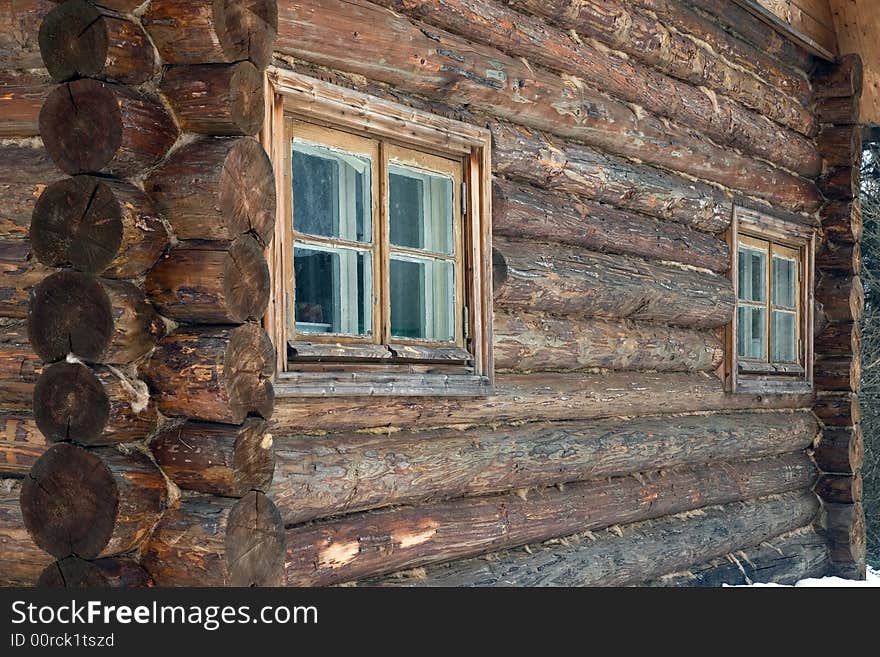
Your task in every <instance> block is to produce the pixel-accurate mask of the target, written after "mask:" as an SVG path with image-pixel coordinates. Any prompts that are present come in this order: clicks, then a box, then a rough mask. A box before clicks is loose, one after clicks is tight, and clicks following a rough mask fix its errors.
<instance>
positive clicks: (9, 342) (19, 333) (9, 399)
mask: <svg viewBox="0 0 880 657" xmlns="http://www.w3.org/2000/svg"><path fill="white" fill-rule="evenodd" d="M42 368H43V361H41V360H40V357H39V356H37V354H35V353H34V350H33V347H31V344H30V341H29V340H28V336H27V326H26V324H25V322H24V321H21V320H17V321H8V323H2V324H0V382H2V386H0V408H9V409H29V408H31V401H32V397H33V394H34V384H35V383H36V381H37V377H39V376H40V372H41V371H42Z"/></svg>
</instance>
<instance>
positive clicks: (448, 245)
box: [388, 164, 453, 254]
mask: <svg viewBox="0 0 880 657" xmlns="http://www.w3.org/2000/svg"><path fill="white" fill-rule="evenodd" d="M452 203H453V191H452V179H451V178H447V177H445V176H441V175H438V174H432V173H428V172H425V171H419V170H417V169H411V168H408V167H404V166H400V165H397V164H390V165H389V166H388V213H389V216H388V221H389V223H390V226H391V243H392V244H393V245H395V246H403V247H407V248H410V249H423V250H425V251H432V252H434V253H445V254H451V253H452V217H453V214H452V207H453V206H452Z"/></svg>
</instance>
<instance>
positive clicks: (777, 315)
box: [770, 310, 798, 363]
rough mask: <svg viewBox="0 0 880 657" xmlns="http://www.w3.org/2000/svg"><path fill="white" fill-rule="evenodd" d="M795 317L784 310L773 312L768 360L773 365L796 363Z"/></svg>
mask: <svg viewBox="0 0 880 657" xmlns="http://www.w3.org/2000/svg"><path fill="white" fill-rule="evenodd" d="M796 320H797V315H796V314H795V313H791V312H787V311H784V310H774V311H773V330H772V331H771V333H770V335H771V340H772V343H771V345H770V360H771V361H773V362H774V363H796V362H797V360H798V359H797V348H796V347H797V323H796Z"/></svg>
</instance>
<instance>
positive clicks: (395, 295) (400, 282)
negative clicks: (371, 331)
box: [391, 254, 455, 342]
mask: <svg viewBox="0 0 880 657" xmlns="http://www.w3.org/2000/svg"><path fill="white" fill-rule="evenodd" d="M454 280H455V279H454V266H453V264H452V263H451V262H448V261H446V260H434V259H431V258H415V257H411V256H401V255H393V254H392V256H391V335H392V336H394V337H396V338H415V339H422V340H433V341H436V342H449V341H452V340H454V339H455V330H454V316H455V312H454V301H453V290H454Z"/></svg>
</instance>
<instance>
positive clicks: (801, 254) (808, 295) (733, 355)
mask: <svg viewBox="0 0 880 657" xmlns="http://www.w3.org/2000/svg"><path fill="white" fill-rule="evenodd" d="M727 241H728V244H729V246H730V253H731V268H730V276H731V281H732V282H733V294H734V299H735V303H736V305H735V308H734V313H733V320H732V321H731V323H730V324H729V325H728V327H727V328H726V329H725V359H724V366H723V369H724V372H723V377H724V381H725V385H726V386H727V389H728V390H729V391H731V392H743V393H798V394H800V393H805V392H811V391H812V390H813V360H814V350H813V338H814V336H813V323H814V307H815V304H814V286H815V252H816V231H815V229H813V228H811V227H807V226H804V225H801V224H797V223H794V222H790V221H784V220H782V219H779V218H776V217H773V216H771V215H768V214H764V213H761V212H757V211H755V210H751V209H748V208H744V207H741V206H736V205H735V206H734V208H733V217H732V221H731V226H730V229H729V230H728V232H727ZM740 243H743V244H745V245H746V246H747V247H748V246H751V245H757V244H759V243H760V244H766V245H767V272H766V279H767V282H766V285H767V289H766V293H765V294H766V299H765V303H764V304H763V305H764V307H766V308H767V327H768V328H767V346H766V349H767V360H766V362H764V361H760V362H759V361H757V360H754V359H745V358H740V357H739V354H738V350H737V318H738V314H739V310H738V309H739V304H740V300H739V246H740ZM755 248H758V247H757V246H755ZM761 248H763V247H761ZM774 248H775V249H776V250H778V251H781V252H784V253H785V256H786V257H792V256H794V257H795V260H796V261H797V262H798V263H799V266H798V268H797V298H796V318H797V340H798V349H797V351H798V363H791V364H788V363H771V361H770V358H771V344H770V339H771V334H772V331H771V322H772V309H773V307H774V306H773V304H772V292H771V289H770V287H771V285H772V267H773V256H774ZM752 305H754V304H752Z"/></svg>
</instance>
